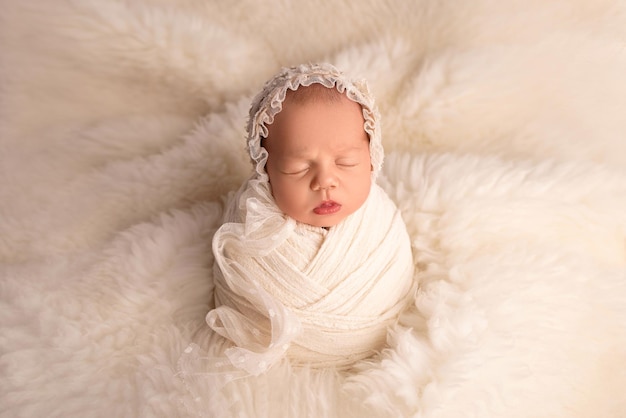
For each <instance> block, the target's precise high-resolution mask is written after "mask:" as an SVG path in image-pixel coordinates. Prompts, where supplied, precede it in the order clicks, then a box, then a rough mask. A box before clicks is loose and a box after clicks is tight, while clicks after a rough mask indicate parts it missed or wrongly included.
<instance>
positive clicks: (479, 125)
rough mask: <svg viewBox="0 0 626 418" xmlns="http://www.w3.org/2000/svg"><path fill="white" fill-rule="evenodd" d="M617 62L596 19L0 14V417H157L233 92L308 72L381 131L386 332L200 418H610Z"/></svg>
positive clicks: (238, 388) (168, 411)
mask: <svg viewBox="0 0 626 418" xmlns="http://www.w3.org/2000/svg"><path fill="white" fill-rule="evenodd" d="M625 40H626V10H625V6H624V3H623V2H622V1H620V0H600V1H596V0H574V1H572V0H560V1H557V0H546V1H538V0H537V1H533V0H526V1H521V0H520V1H518V0H507V1H495V0H493V1H489V0H470V1H463V2H459V1H414V0H398V1H389V2H380V1H377V0H369V1H360V2H351V1H349V0H341V1H331V0H319V1H315V2H296V1H291V2H289V1H287V2H285V1H277V0H276V1H274V0H272V1H269V2H266V1H263V2H259V1H254V0H240V1H236V2H218V1H212V2H204V1H199V0H178V1H176V2H173V1H165V0H132V1H122V0H119V1H117V0H91V1H89V0H86V1H70V0H66V1H62V0H48V1H45V2H26V1H19V0H2V1H1V2H0V71H1V73H0V83H1V86H0V88H1V91H0V100H1V102H0V105H1V108H0V118H1V119H0V182H1V184H0V260H1V263H2V264H1V266H0V280H1V281H0V324H1V327H2V333H1V334H0V415H1V416H2V417H43V416H46V417H68V416H76V417H92V416H93V417H96V416H98V417H99V416H102V417H104V416H106V417H109V416H116V417H138V416H141V417H152V416H155V417H176V416H185V414H186V413H187V409H186V408H184V407H182V404H183V403H186V404H187V405H189V404H192V405H193V400H190V399H189V396H190V395H189V391H188V390H187V388H185V387H184V385H183V383H182V382H181V380H180V379H179V378H178V377H177V376H176V373H177V371H176V367H177V365H176V363H177V361H178V358H179V356H180V354H181V352H182V350H184V348H185V347H186V346H187V344H189V343H190V342H192V341H193V342H196V343H197V344H199V345H202V344H204V343H207V338H208V335H209V334H208V327H207V325H206V324H205V322H204V316H205V314H206V312H207V311H208V309H209V306H210V303H211V301H210V297H209V295H210V294H211V292H212V273H211V266H212V261H213V260H212V256H211V251H210V245H211V237H212V234H213V232H214V231H215V229H216V228H217V227H218V226H219V218H220V216H221V213H222V210H223V206H222V204H223V200H222V198H223V196H224V195H225V194H226V193H227V192H228V191H230V190H233V189H235V188H236V187H238V186H239V184H240V183H241V182H242V181H243V180H244V179H245V177H246V176H247V174H248V173H249V170H250V165H249V162H248V157H247V155H246V153H245V151H244V148H243V147H244V125H245V115H246V112H247V108H248V106H249V103H250V100H251V97H252V95H253V94H254V93H255V92H256V91H257V90H258V89H259V88H260V86H261V83H262V82H263V81H264V80H265V79H266V78H268V77H269V76H270V75H271V74H273V73H274V72H275V71H276V70H277V69H278V68H279V67H280V66H284V65H292V64H297V63H299V62H303V61H320V60H328V61H330V62H332V63H334V64H335V65H337V66H338V67H340V68H343V69H345V70H347V71H350V72H351V73H353V74H357V75H360V76H362V77H365V78H367V79H368V81H369V83H370V85H371V86H372V88H373V92H374V94H375V96H376V97H377V102H378V105H379V107H380V110H381V113H382V117H383V142H384V144H385V147H386V151H387V159H386V162H385V166H384V175H385V176H386V188H387V190H388V191H389V193H390V195H391V197H392V198H393V199H394V200H395V202H396V203H397V204H398V206H399V207H400V208H401V210H402V212H403V216H404V218H405V221H406V224H407V227H408V229H409V233H410V236H411V239H412V244H413V251H414V256H415V260H416V267H417V269H418V273H417V277H418V279H419V280H420V283H421V290H420V293H419V294H418V298H417V300H416V304H415V307H414V309H413V312H410V313H409V315H407V316H406V318H405V319H404V324H405V325H406V326H412V330H411V328H407V329H406V331H398V332H396V333H394V334H393V335H391V336H390V341H389V346H390V347H391V348H390V349H389V350H387V351H385V352H383V353H382V354H381V356H380V358H376V359H375V360H373V361H372V362H371V363H363V364H361V365H360V368H359V370H356V371H354V372H353V373H351V374H350V375H341V376H338V375H334V374H324V373H314V372H310V371H306V370H299V371H290V370H289V369H288V368H287V367H283V368H277V369H275V370H273V371H270V373H269V374H268V375H264V376H261V377H259V378H258V379H257V380H255V381H254V382H248V383H249V384H243V383H241V384H240V385H235V386H233V387H232V388H230V391H229V392H228V397H226V398H224V399H221V400H220V399H218V400H216V401H215V402H216V403H215V404H212V405H213V406H211V405H209V406H207V407H206V408H204V410H203V411H200V412H204V413H206V414H209V415H216V416H235V415H236V414H238V413H241V414H243V416H259V417H276V416H290V417H292V416H293V417H300V416H312V417H317V416H338V417H344V416H351V415H352V416H359V417H362V416H380V417H409V416H414V417H421V418H426V417H428V418H435V417H437V418H439V417H455V418H457V417H507V418H509V417H551V418H552V417H624V416H626V399H625V398H626V397H625V396H624V394H623V388H624V387H625V386H626V374H625V373H626V372H625V370H626V367H625V366H626V210H625V208H626V170H625V168H624V167H626V138H625V135H626V118H624V114H625V113H626V99H625V98H626V83H625V82H624V77H623V74H626V49H625V45H626V43H625ZM205 389H206V390H205V392H207V393H208V392H211V388H205ZM208 397H209V396H208V395H207V396H206V398H208ZM219 402H222V403H219ZM216 405H219V406H220V408H222V409H219V410H217V411H215V408H217V406H216ZM211 408H213V409H211ZM191 409H193V408H191Z"/></svg>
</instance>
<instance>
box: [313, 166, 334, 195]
mask: <svg viewBox="0 0 626 418" xmlns="http://www.w3.org/2000/svg"><path fill="white" fill-rule="evenodd" d="M311 186H312V187H311V188H312V189H313V190H315V191H318V190H326V189H334V188H335V187H337V177H336V176H335V175H334V173H333V172H332V171H331V170H327V171H323V172H321V173H319V174H318V175H317V176H315V179H314V180H313V182H312V184H311Z"/></svg>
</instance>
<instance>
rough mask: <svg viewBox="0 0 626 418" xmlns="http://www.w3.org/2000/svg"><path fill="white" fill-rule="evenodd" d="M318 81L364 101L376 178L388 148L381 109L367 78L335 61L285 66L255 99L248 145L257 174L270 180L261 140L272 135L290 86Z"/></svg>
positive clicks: (354, 99) (374, 177) (366, 124)
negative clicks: (350, 73)
mask: <svg viewBox="0 0 626 418" xmlns="http://www.w3.org/2000/svg"><path fill="white" fill-rule="evenodd" d="M314 83H318V84H322V85H324V86H325V87H328V88H336V89H337V91H339V93H345V94H346V96H347V97H348V98H349V99H350V100H352V101H354V102H356V103H358V104H360V105H361V108H362V109H363V118H364V119H365V123H364V126H363V127H364V129H365V132H367V134H368V135H369V140H370V158H371V163H372V167H373V170H372V179H373V180H375V179H376V177H377V175H378V172H379V171H380V169H381V167H382V164H383V158H384V152H383V146H382V142H381V133H380V124H379V119H380V116H379V113H378V109H377V108H376V105H375V103H374V98H373V97H372V95H371V94H370V92H369V89H368V86H367V83H366V82H365V81H364V80H359V81H356V80H351V79H349V78H347V77H346V76H345V75H344V74H343V73H342V72H340V71H339V70H338V69H337V68H335V67H334V66H333V65H331V64H327V63H321V64H302V65H299V66H297V67H289V68H283V69H282V70H281V71H280V72H279V73H278V74H277V75H276V76H274V77H273V78H272V79H270V80H268V81H267V82H266V83H265V86H264V87H263V90H261V92H260V93H259V94H257V96H256V97H255V98H254V100H253V101H252V105H251V107H250V117H249V120H248V126H247V132H248V139H247V148H248V152H249V153H250V157H251V159H252V164H253V165H254V168H255V171H256V176H257V178H259V179H260V180H263V181H267V180H268V177H267V173H266V171H265V164H266V162H267V151H266V150H265V148H263V147H262V146H261V140H262V139H263V138H265V137H267V135H268V126H269V125H271V124H272V122H274V117H275V116H276V114H278V112H280V111H281V109H282V104H283V101H284V100H285V96H286V95H287V89H291V90H294V91H295V90H297V89H298V87H300V86H310V85H311V84H314Z"/></svg>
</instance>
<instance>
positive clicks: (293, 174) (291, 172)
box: [280, 167, 309, 176]
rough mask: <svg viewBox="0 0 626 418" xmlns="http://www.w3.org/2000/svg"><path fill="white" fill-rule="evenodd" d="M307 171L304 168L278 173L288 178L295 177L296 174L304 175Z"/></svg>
mask: <svg viewBox="0 0 626 418" xmlns="http://www.w3.org/2000/svg"><path fill="white" fill-rule="evenodd" d="M307 171H309V167H304V168H301V169H295V170H281V171H280V172H281V173H283V174H286V175H288V176H296V175H298V174H304V173H306V172H307Z"/></svg>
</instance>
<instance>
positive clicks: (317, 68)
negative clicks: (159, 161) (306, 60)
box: [207, 64, 413, 375]
mask: <svg viewBox="0 0 626 418" xmlns="http://www.w3.org/2000/svg"><path fill="white" fill-rule="evenodd" d="M247 131H248V139H247V147H248V151H249V153H250V156H251V159H252V163H253V166H254V172H253V175H252V176H251V177H250V178H249V179H248V180H247V181H246V182H245V184H244V185H243V186H242V187H241V188H240V190H239V191H238V192H237V193H235V194H234V195H233V196H232V197H231V198H230V201H229V204H228V208H227V210H226V213H225V219H224V224H223V225H222V226H221V227H220V228H219V229H218V231H217V232H216V234H215V236H214V239H213V252H214V256H215V261H216V268H215V306H216V307H215V309H213V310H211V311H210V312H209V313H208V315H207V322H208V324H209V326H210V327H211V328H212V329H213V330H214V331H215V332H216V333H217V334H219V335H221V337H222V339H223V341H224V345H223V348H224V349H223V351H222V352H223V354H222V359H221V360H215V362H216V363H217V364H218V365H220V366H222V365H224V363H228V364H227V366H228V368H233V369H235V370H239V371H240V372H245V373H246V374H252V375H258V374H261V373H263V372H264V371H265V370H267V369H268V368H270V367H271V366H272V365H274V364H275V363H277V362H278V361H280V360H282V359H285V358H286V359H288V360H289V362H290V364H292V365H296V366H298V365H306V366H309V367H315V368H319V367H333V368H337V369H346V368H349V367H350V366H352V365H353V364H354V363H355V362H357V361H359V360H362V359H365V358H368V357H371V356H372V355H373V354H375V353H377V352H379V351H380V350H381V349H382V348H383V347H384V345H385V341H386V336H387V330H388V328H389V326H391V325H393V324H395V323H396V321H397V319H398V316H399V314H400V313H401V311H402V310H403V309H404V308H405V307H406V305H407V303H408V299H409V298H410V296H411V294H412V292H411V290H412V289H413V259H412V255H411V245H410V241H409V237H408V234H407V231H406V227H405V225H404V223H403V221H402V218H401V215H400V212H399V210H398V209H397V208H396V206H395V205H394V203H393V202H392V201H391V200H390V199H389V197H388V196H387V195H386V194H385V192H384V191H383V190H382V189H381V187H380V186H378V185H377V183H376V179H377V176H378V174H379V172H380V169H381V165H382V160H383V149H382V144H381V135H380V125H379V117H378V112H377V110H376V108H375V106H374V102H373V99H372V97H371V96H370V94H369V92H368V89H367V86H366V85H365V83H363V82H354V81H351V80H350V79H348V78H347V77H346V76H345V75H343V74H342V73H340V72H339V71H338V70H337V69H336V68H334V67H333V66H331V65H329V64H315V65H301V66H298V67H293V68H288V69H284V70H283V71H281V72H280V73H279V74H277V75H276V76H275V77H274V78H272V79H271V80H269V81H268V82H267V83H266V85H265V87H264V88H263V90H262V91H261V93H260V94H259V95H257V96H256V98H255V99H254V101H253V103H252V107H251V109H250V118H249V121H248V129H247ZM212 355H216V354H215V352H214V354H212ZM215 358H216V359H217V357H215Z"/></svg>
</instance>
